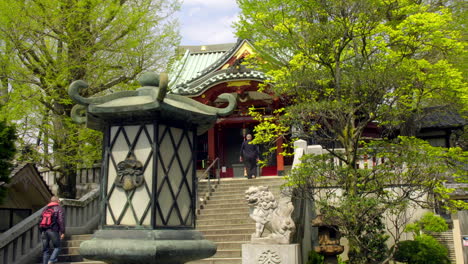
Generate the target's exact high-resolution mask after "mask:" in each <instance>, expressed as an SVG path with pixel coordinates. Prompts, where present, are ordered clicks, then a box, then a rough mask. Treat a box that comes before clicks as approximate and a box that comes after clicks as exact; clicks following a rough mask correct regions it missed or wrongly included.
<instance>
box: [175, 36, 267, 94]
mask: <svg viewBox="0 0 468 264" xmlns="http://www.w3.org/2000/svg"><path fill="white" fill-rule="evenodd" d="M246 41H247V40H239V41H238V42H237V43H235V44H218V45H207V46H182V47H181V49H185V50H186V51H185V53H184V56H183V57H182V59H181V60H179V61H178V63H177V64H176V66H175V67H174V71H173V73H172V74H170V80H171V81H170V83H169V89H170V90H171V92H172V93H175V94H181V95H198V94H201V93H203V91H205V89H206V88H209V87H211V86H213V85H216V84H217V83H221V82H225V81H227V80H258V81H263V80H265V75H264V74H263V73H262V72H259V71H254V70H250V69H248V70H246V71H242V72H235V71H233V70H232V69H224V70H218V69H219V68H220V67H221V66H223V65H224V64H225V63H227V61H228V60H229V59H230V58H231V57H232V56H233V55H234V54H235V53H236V52H237V50H238V49H239V48H240V47H241V46H242V44H243V43H244V42H246ZM202 49H203V50H202Z"/></svg>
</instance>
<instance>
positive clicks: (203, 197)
mask: <svg viewBox="0 0 468 264" xmlns="http://www.w3.org/2000/svg"><path fill="white" fill-rule="evenodd" d="M216 164H217V168H215V165H216ZM219 167H220V165H219V158H216V159H214V160H213V162H212V163H211V164H210V166H208V168H206V170H205V172H203V174H202V175H201V176H200V177H198V178H197V185H198V186H199V182H200V180H201V179H204V178H206V179H207V182H208V191H207V192H206V193H200V191H199V189H198V188H197V199H196V205H195V206H196V208H197V209H196V210H197V213H199V212H200V210H201V209H203V208H204V206H205V204H206V201H207V200H208V199H209V198H210V196H211V193H212V192H213V190H214V189H215V188H216V187H217V185H218V184H219V182H220V180H221V179H220V175H219V173H220V169H219ZM213 169H215V171H216V181H215V182H214V185H213V186H212V183H211V175H210V170H213Z"/></svg>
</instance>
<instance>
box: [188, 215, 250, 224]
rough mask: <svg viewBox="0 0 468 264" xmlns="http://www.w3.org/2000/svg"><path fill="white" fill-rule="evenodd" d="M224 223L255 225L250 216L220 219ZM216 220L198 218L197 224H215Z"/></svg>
mask: <svg viewBox="0 0 468 264" xmlns="http://www.w3.org/2000/svg"><path fill="white" fill-rule="evenodd" d="M220 222H222V223H224V224H225V225H231V224H235V225H240V224H243V225H245V224H250V225H254V224H255V222H254V221H253V220H252V219H250V218H247V217H241V218H232V219H223V221H220ZM215 223H216V222H215V221H213V219H209V218H207V219H201V220H200V219H198V220H197V225H198V226H204V225H213V224H215ZM218 223H219V222H218Z"/></svg>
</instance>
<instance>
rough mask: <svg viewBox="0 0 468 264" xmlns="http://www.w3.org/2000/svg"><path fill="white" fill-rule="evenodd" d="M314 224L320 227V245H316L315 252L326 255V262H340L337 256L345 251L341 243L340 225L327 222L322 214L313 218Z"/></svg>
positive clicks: (328, 263)
mask: <svg viewBox="0 0 468 264" xmlns="http://www.w3.org/2000/svg"><path fill="white" fill-rule="evenodd" d="M312 226H314V227H318V240H319V245H318V246H316V247H314V250H315V252H317V253H319V254H321V255H323V256H324V257H325V259H324V263H327V264H335V263H338V260H337V258H336V256H337V255H339V254H341V253H343V251H344V247H343V246H342V245H340V238H341V233H340V231H339V230H338V226H336V225H333V224H330V223H325V222H324V220H323V216H322V215H318V216H317V217H316V218H315V219H314V220H312Z"/></svg>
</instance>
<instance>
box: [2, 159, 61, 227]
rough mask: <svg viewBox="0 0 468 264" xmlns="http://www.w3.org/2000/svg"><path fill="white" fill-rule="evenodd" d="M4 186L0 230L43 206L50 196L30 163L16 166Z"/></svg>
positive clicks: (45, 185)
mask: <svg viewBox="0 0 468 264" xmlns="http://www.w3.org/2000/svg"><path fill="white" fill-rule="evenodd" d="M6 187H7V189H8V191H7V195H6V198H5V200H4V201H3V203H2V204H0V232H4V231H5V230H7V229H9V228H10V227H12V226H14V225H16V224H17V223H19V222H21V221H22V220H23V219H25V218H26V217H28V216H30V215H31V214H33V213H34V212H36V211H37V210H39V209H41V208H42V207H44V206H45V205H46V204H47V203H49V201H50V197H51V196H52V192H51V191H50V189H49V187H48V186H47V184H46V183H45V181H44V180H43V179H42V177H41V176H40V175H39V172H38V171H37V169H36V167H35V166H34V164H32V163H23V164H20V165H18V166H16V167H15V168H14V169H13V171H12V172H11V174H10V182H9V183H6Z"/></svg>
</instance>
